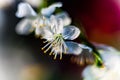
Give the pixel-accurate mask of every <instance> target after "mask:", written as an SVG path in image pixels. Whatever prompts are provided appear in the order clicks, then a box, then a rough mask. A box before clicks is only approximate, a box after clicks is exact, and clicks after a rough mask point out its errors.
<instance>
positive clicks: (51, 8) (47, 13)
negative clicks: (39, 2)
mask: <svg viewBox="0 0 120 80" xmlns="http://www.w3.org/2000/svg"><path fill="white" fill-rule="evenodd" d="M57 7H58V8H59V7H62V3H61V2H58V3H54V4H52V5H51V6H49V7H47V8H43V9H42V10H41V14H42V15H44V16H50V15H51V14H52V13H53V12H54V11H55V9H56V8H57Z"/></svg>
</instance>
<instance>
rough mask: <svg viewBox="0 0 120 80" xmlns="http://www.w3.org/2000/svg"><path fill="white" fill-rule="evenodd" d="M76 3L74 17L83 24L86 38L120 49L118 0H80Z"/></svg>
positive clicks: (119, 0) (119, 1)
mask: <svg viewBox="0 0 120 80" xmlns="http://www.w3.org/2000/svg"><path fill="white" fill-rule="evenodd" d="M76 4H77V5H79V8H78V9H76V10H77V11H76V10H75V11H76V13H75V14H74V15H76V17H75V19H76V20H78V21H79V22H81V23H82V24H83V26H84V28H85V30H86V32H87V35H88V38H89V39H90V40H91V41H94V42H99V43H104V44H108V45H111V46H114V47H116V48H118V49H120V47H119V46H120V43H119V42H120V0H90V1H89V0H85V1H82V0H80V2H77V3H76ZM76 7H77V6H76ZM78 18H79V19H78Z"/></svg>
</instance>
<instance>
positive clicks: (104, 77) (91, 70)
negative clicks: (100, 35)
mask: <svg viewBox="0 0 120 80" xmlns="http://www.w3.org/2000/svg"><path fill="white" fill-rule="evenodd" d="M102 46H103V45H100V48H102ZM103 48H104V49H103V50H100V53H101V56H102V58H103V61H104V64H105V67H104V68H98V67H96V66H95V65H92V66H88V67H87V68H85V70H84V71H83V78H84V80H120V72H119V68H120V52H119V51H117V50H115V49H114V48H111V47H106V48H105V46H103Z"/></svg>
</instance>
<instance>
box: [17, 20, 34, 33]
mask: <svg viewBox="0 0 120 80" xmlns="http://www.w3.org/2000/svg"><path fill="white" fill-rule="evenodd" d="M31 23H32V20H30V19H23V20H21V21H20V22H19V23H18V24H17V26H16V28H15V30H16V33H17V34H19V35H28V34H30V33H31V32H32V31H33V30H34V28H33V27H32V24H31Z"/></svg>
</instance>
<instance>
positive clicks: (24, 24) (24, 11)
mask: <svg viewBox="0 0 120 80" xmlns="http://www.w3.org/2000/svg"><path fill="white" fill-rule="evenodd" d="M57 5H58V6H57ZM60 5H62V4H61V3H55V4H52V5H51V6H50V7H48V8H45V9H42V10H41V15H38V14H37V13H36V12H35V11H34V10H33V9H32V7H31V6H30V5H29V4H28V3H20V4H19V5H18V10H17V12H16V16H17V17H18V18H22V17H25V18H24V19H23V20H22V21H20V22H19V23H18V25H17V26H16V32H17V33H18V34H20V35H28V34H30V33H31V32H33V30H34V28H35V27H33V26H35V24H34V20H35V21H36V19H38V18H39V17H40V16H50V15H51V14H52V13H53V12H54V10H55V8H56V7H61V6H60ZM48 12H49V14H48ZM41 19H42V21H44V19H43V18H41ZM41 25H42V24H41Z"/></svg>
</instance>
